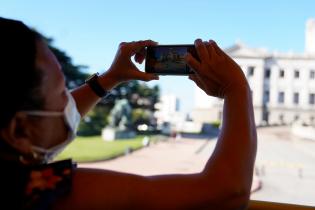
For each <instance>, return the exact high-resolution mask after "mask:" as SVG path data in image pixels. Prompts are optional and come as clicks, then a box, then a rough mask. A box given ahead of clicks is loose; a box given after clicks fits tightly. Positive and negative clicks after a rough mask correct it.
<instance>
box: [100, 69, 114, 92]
mask: <svg viewBox="0 0 315 210" xmlns="http://www.w3.org/2000/svg"><path fill="white" fill-rule="evenodd" d="M98 80H99V83H100V84H101V86H102V87H103V88H104V89H105V90H106V91H110V90H112V89H113V88H114V87H116V86H117V85H118V84H119V82H118V81H117V79H115V77H113V76H112V75H111V74H110V73H109V72H105V73H103V74H101V75H100V76H99V78H98Z"/></svg>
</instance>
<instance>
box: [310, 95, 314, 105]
mask: <svg viewBox="0 0 315 210" xmlns="http://www.w3.org/2000/svg"><path fill="white" fill-rule="evenodd" d="M309 102H310V104H311V105H314V104H315V93H311V94H310V98H309Z"/></svg>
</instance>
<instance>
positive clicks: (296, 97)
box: [293, 93, 300, 104]
mask: <svg viewBox="0 0 315 210" xmlns="http://www.w3.org/2000/svg"><path fill="white" fill-rule="evenodd" d="M299 101H300V95H299V93H294V95H293V103H294V104H299Z"/></svg>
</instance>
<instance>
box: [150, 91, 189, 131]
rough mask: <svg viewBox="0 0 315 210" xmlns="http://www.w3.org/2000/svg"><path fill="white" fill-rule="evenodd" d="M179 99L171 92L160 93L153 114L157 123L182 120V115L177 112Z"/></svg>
mask: <svg viewBox="0 0 315 210" xmlns="http://www.w3.org/2000/svg"><path fill="white" fill-rule="evenodd" d="M179 105H180V102H179V99H178V98H177V97H176V96H175V95H173V94H165V95H162V96H161V98H160V101H159V102H158V103H157V104H156V105H155V106H156V107H155V108H156V109H157V111H156V112H155V113H154V116H155V117H156V119H157V123H158V125H161V124H163V123H164V122H169V123H172V124H174V123H176V122H178V121H182V120H183V119H182V118H183V116H182V114H181V113H180V112H179Z"/></svg>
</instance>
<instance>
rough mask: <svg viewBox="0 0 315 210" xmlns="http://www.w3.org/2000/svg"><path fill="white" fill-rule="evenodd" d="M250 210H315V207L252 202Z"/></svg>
mask: <svg viewBox="0 0 315 210" xmlns="http://www.w3.org/2000/svg"><path fill="white" fill-rule="evenodd" d="M248 210H315V207H310V206H302V205H293V204H285V203H274V202H265V201H254V200H251V201H250V203H249V207H248Z"/></svg>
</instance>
